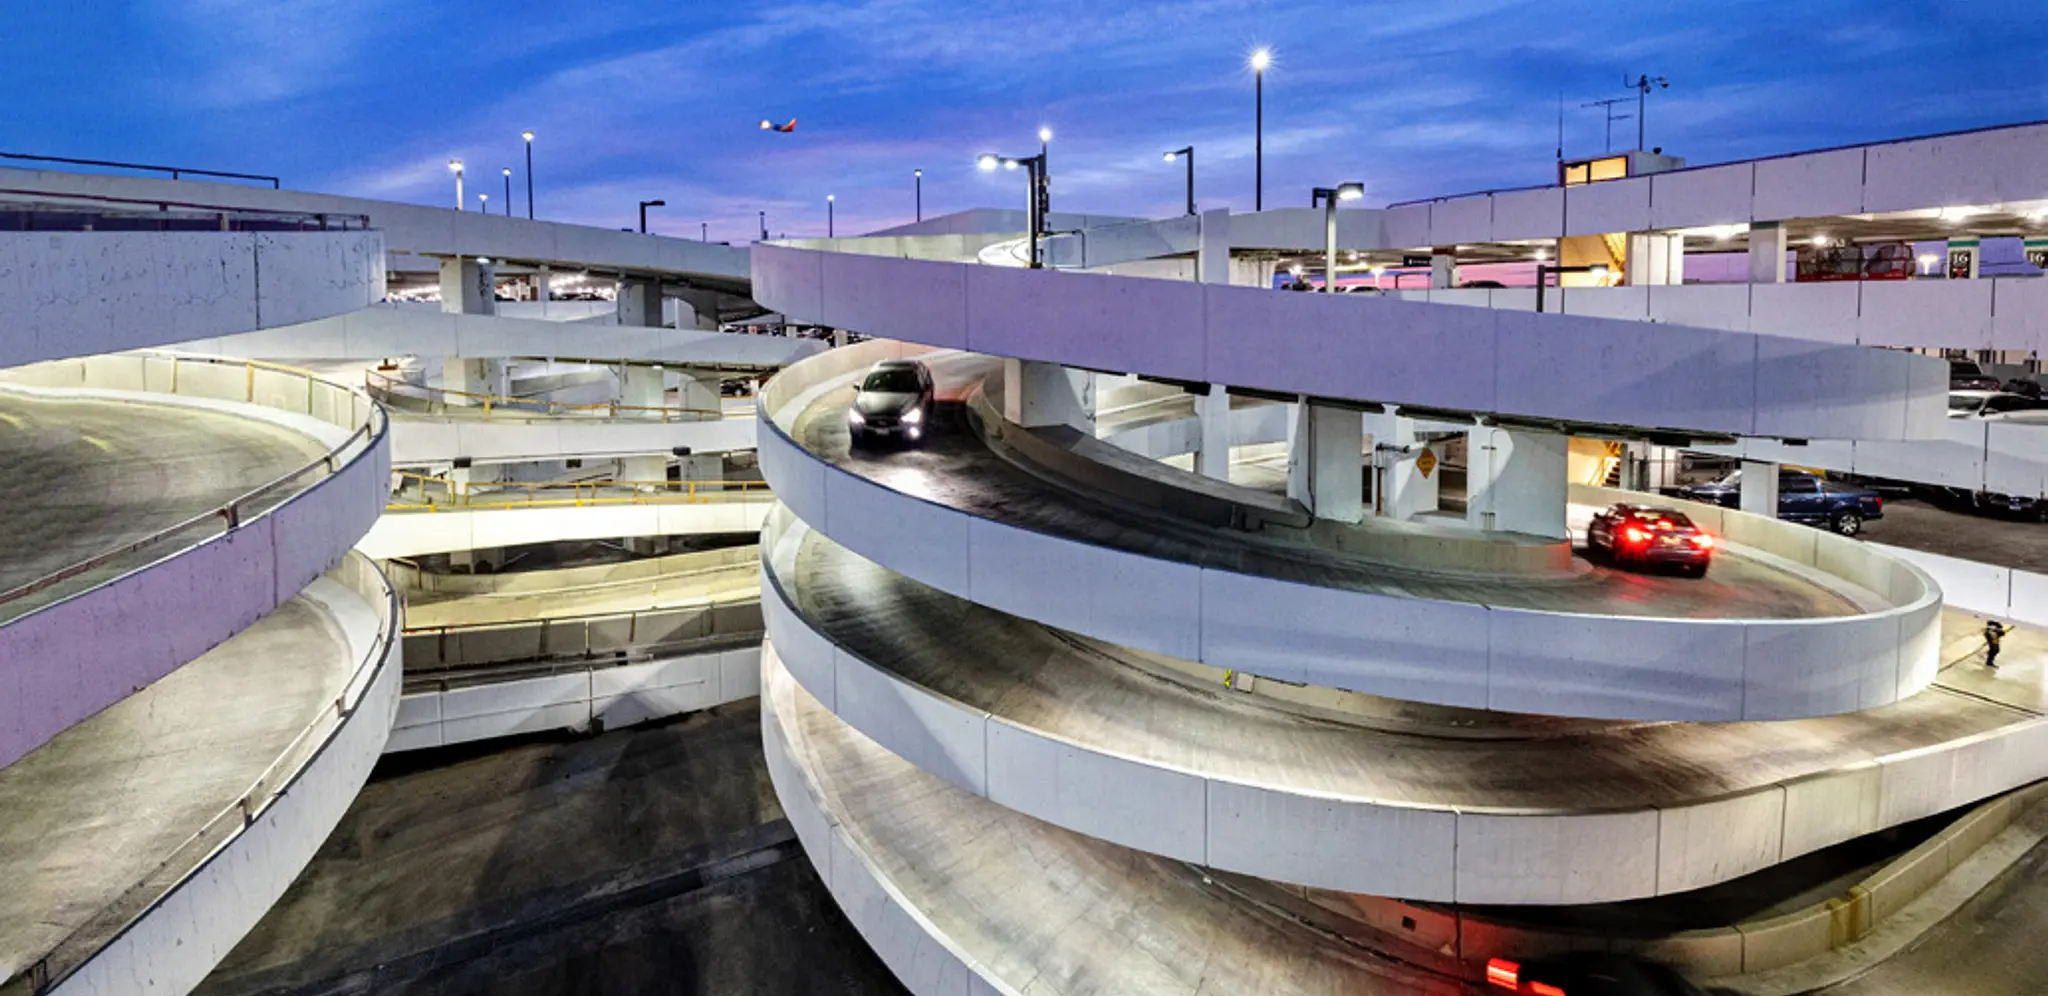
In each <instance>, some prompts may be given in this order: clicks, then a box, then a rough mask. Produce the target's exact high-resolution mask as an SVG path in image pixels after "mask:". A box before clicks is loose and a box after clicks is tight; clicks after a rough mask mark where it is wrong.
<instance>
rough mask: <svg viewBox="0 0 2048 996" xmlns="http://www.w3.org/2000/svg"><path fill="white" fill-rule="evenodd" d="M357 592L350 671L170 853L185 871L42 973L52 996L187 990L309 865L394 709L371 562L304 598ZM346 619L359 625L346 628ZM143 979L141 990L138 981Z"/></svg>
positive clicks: (357, 563)
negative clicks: (106, 934)
mask: <svg viewBox="0 0 2048 996" xmlns="http://www.w3.org/2000/svg"><path fill="white" fill-rule="evenodd" d="M316 593H318V594H319V597H321V598H333V599H358V600H360V601H361V604H360V605H358V606H357V607H355V608H354V609H352V610H348V611H338V612H335V613H334V615H335V617H336V619H337V621H338V622H341V623H343V624H344V632H345V635H346V636H347V640H348V645H349V648H350V650H351V652H352V653H355V654H356V655H357V657H356V661H357V663H356V666H355V669H354V674H353V676H352V677H351V678H350V680H349V682H348V685H347V687H346V689H345V690H344V692H343V693H342V695H341V696H340V697H339V698H338V699H337V700H336V702H335V703H334V704H333V707H332V708H330V709H328V710H326V711H325V712H323V713H322V715H321V717H320V718H319V719H318V720H317V721H316V722H315V723H314V724H313V725H312V726H309V727H308V728H307V729H306V730H305V731H304V732H303V733H302V734H301V735H300V736H299V738H298V739H297V740H295V741H294V742H293V743H292V744H291V746H289V747H288V748H286V751H285V753H284V754H283V755H282V756H281V757H280V758H279V759H278V762H277V764H275V765H273V766H272V767H271V769H270V770H269V771H266V772H265V773H264V774H263V776H262V777H261V778H260V779H259V781H258V782H257V783H256V784H255V785H254V786H252V787H251V788H250V791H249V794H248V795H247V796H246V797H245V798H244V799H243V800H242V801H241V802H240V803H238V804H237V805H236V806H234V807H231V808H230V809H228V810H227V811H225V812H223V813H222V814H221V815H220V816H219V817H217V818H216V819H215V822H214V824H213V825H210V826H209V828H208V829H207V830H205V831H202V832H201V833H200V834H198V835H195V836H194V837H193V838H192V840H191V841H189V842H188V843H187V845H186V848H187V850H188V851H189V852H190V853H189V854H187V853H186V852H185V851H181V852H180V854H178V855H174V856H173V859H172V860H184V859H187V858H189V860H191V861H192V862H193V866H192V867H191V870H190V871H187V872H184V873H183V874H182V875H181V876H180V877H179V878H178V879H177V882H176V884H175V885H173V886H171V887H170V888H169V889H168V890H167V891H166V892H165V893H164V894H163V895H162V896H161V897H159V898H157V899H156V900H155V901H154V902H152V903H150V904H149V906H148V907H147V908H146V909H144V910H143V911H142V912H141V913H139V914H138V915H136V916H135V917H134V918H133V919H131V920H130V921H129V922H128V923H127V924H126V925H125V926H123V927H122V928H121V930H120V931H119V932H118V933H117V934H115V935H114V937H113V938H112V939H111V940H108V941H107V942H106V943H105V944H104V945H102V946H100V947H99V948H98V949H97V950H95V951H93V952H91V953H90V954H89V956H87V957H85V958H84V959H83V961H82V962H78V963H73V964H65V965H57V964H52V965H50V966H49V967H48V968H47V970H46V971H47V974H48V976H49V980H50V985H49V988H48V989H47V990H44V991H45V992H48V993H50V994H52V996H105V994H108V993H118V992H136V991H145V990H153V991H160V992H168V993H183V992H190V991H191V990H192V989H194V988H196V987H197V986H198V985H199V983H200V981H201V980H203V979H205V978H206V975H207V974H208V973H209V972H211V971H212V970H213V968H214V966H215V965H217V964H219V963H220V961H221V960H222V959H223V958H225V957H227V954H228V952H229V951H230V950H232V949H233V948H234V946H235V944H236V943H237V942H239V941H240V940H241V939H242V938H243V936H244V935H246V934H247V933H248V932H249V931H250V930H251V929H252V928H254V927H255V926H256V922H257V921H258V920H260V919H262V917H263V914H265V913H266V912H268V911H269V910H270V907H271V905H272V904H274V903H276V902H277V900H278V899H279V898H280V897H282V896H283V895H284V891H285V889H286V888H287V887H288V886H290V885H291V883H292V881H293V880H294V879H296V878H297V877H298V876H299V873H300V872H301V871H303V870H304V869H305V867H306V863H307V862H309V861H311V860H312V858H313V854H314V852H315V851H317V850H319V848H320V845H321V844H322V843H323V842H325V841H326V840H327V836H328V834H329V833H331V832H332V831H333V829H334V827H335V825H336V824H338V823H339V822H341V817H342V815H343V814H344V813H346V812H347V811H348V808H349V806H350V805H351V804H352V803H353V802H354V801H355V797H356V793H357V792H358V791H360V790H361V789H362V786H363V783H364V782H365V781H366V780H368V778H369V776H370V769H371V768H372V767H374V766H375V765H376V762H377V758H378V757H379V756H380V755H381V754H382V753H383V749H384V743H385V739H386V737H387V736H389V734H390V732H391V723H392V720H393V718H394V716H395V715H396V712H397V705H398V689H399V681H400V673H401V671H402V667H401V662H400V650H399V643H398V640H397V639H396V635H397V629H398V599H397V595H396V593H395V592H393V591H392V590H391V588H390V586H389V584H388V583H386V582H385V580H384V578H383V575H381V574H380V573H378V571H377V567H376V565H375V564H373V563H371V562H370V561H369V560H367V559H366V558H363V557H351V558H349V559H348V560H346V561H344V562H343V563H342V564H341V565H340V566H338V567H336V568H335V569H334V570H333V571H332V572H330V573H329V574H328V576H327V579H326V580H324V581H323V582H321V584H319V585H316V586H314V587H313V588H311V589H308V595H309V596H310V595H315V594H316ZM351 618H360V619H361V620H364V621H366V622H368V624H369V625H368V626H365V627H352V626H349V625H347V624H346V623H347V621H348V620H349V619H351ZM145 979H146V980H148V984H147V985H144V984H143V983H142V982H140V981H138V980H145Z"/></svg>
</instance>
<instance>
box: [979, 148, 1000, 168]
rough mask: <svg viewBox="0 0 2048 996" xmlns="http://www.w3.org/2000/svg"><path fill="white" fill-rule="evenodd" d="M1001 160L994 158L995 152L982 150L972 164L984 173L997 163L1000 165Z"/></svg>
mask: <svg viewBox="0 0 2048 996" xmlns="http://www.w3.org/2000/svg"><path fill="white" fill-rule="evenodd" d="M1001 162H1002V161H1001V160H999V159H997V158H996V155H995V153H993V152H984V153H982V154H981V155H980V156H977V157H976V158H975V160H974V166H975V168H976V169H979V170H981V171H982V172H984V173H986V172H988V171H990V170H993V169H995V168H996V167H997V166H998V165H1001Z"/></svg>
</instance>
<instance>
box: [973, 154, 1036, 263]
mask: <svg viewBox="0 0 2048 996" xmlns="http://www.w3.org/2000/svg"><path fill="white" fill-rule="evenodd" d="M974 164H975V165H976V166H977V167H980V169H981V170H982V171H983V172H988V171H991V170H994V169H995V168H996V167H998V166H1001V167H1002V168H1004V169H1016V168H1018V167H1019V166H1022V167H1024V168H1025V169H1026V170H1027V171H1028V173H1027V174H1026V175H1027V177H1028V178H1029V180H1030V181H1031V186H1030V192H1031V208H1030V210H1029V211H1026V212H1025V215H1026V218H1025V221H1026V223H1027V224H1028V225H1029V226H1030V228H1031V268H1032V269H1034V270H1038V269H1043V268H1044V266H1045V264H1044V263H1042V262H1040V260H1039V255H1038V234H1039V229H1040V227H1041V225H1042V220H1041V215H1040V211H1039V207H1040V201H1039V199H1038V195H1039V192H1040V190H1042V189H1043V188H1042V187H1041V186H1040V183H1041V182H1042V178H1043V176H1044V170H1045V153H1043V152H1041V153H1039V154H1038V155H1035V156H1025V157H1024V158H1022V159H1017V158H1012V157H1008V156H999V155H996V154H995V153H993V152H984V153H982V154H981V155H980V156H979V157H977V158H976V159H975V160H974Z"/></svg>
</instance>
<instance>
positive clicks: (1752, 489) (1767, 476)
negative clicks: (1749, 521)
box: [1739, 460, 1778, 519]
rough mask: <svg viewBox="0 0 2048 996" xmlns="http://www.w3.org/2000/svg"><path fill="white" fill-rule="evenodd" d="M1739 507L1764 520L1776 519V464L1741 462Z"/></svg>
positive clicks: (1751, 461) (1752, 461)
mask: <svg viewBox="0 0 2048 996" xmlns="http://www.w3.org/2000/svg"><path fill="white" fill-rule="evenodd" d="M1739 507H1740V508H1741V509H1742V510H1743V511H1745V512H1750V513H1753V514H1756V515H1761V516H1764V517H1766V518H1771V519H1775V518H1777V517H1778V465H1777V464H1775V463H1758V462H1756V461H1754V460H1744V461H1742V501H1741V504H1740V506H1739Z"/></svg>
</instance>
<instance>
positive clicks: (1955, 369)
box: [1948, 360, 2004, 391]
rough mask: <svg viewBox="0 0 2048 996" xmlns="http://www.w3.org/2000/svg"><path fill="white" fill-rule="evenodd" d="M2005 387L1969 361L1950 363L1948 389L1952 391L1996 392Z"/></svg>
mask: <svg viewBox="0 0 2048 996" xmlns="http://www.w3.org/2000/svg"><path fill="white" fill-rule="evenodd" d="M2003 386H2004V385H2002V384H2000V383H1999V382H1998V378H1996V377H1993V376H1991V375H1990V374H1988V373H1985V372H1984V368H1983V367H1980V366H1978V365H1977V364H1975V363H1973V362H1971V361H1969V360H1950V361H1948V389H1949V390H1951V391H1996V390H1998V389H1999V388H2001V387H2003Z"/></svg>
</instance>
